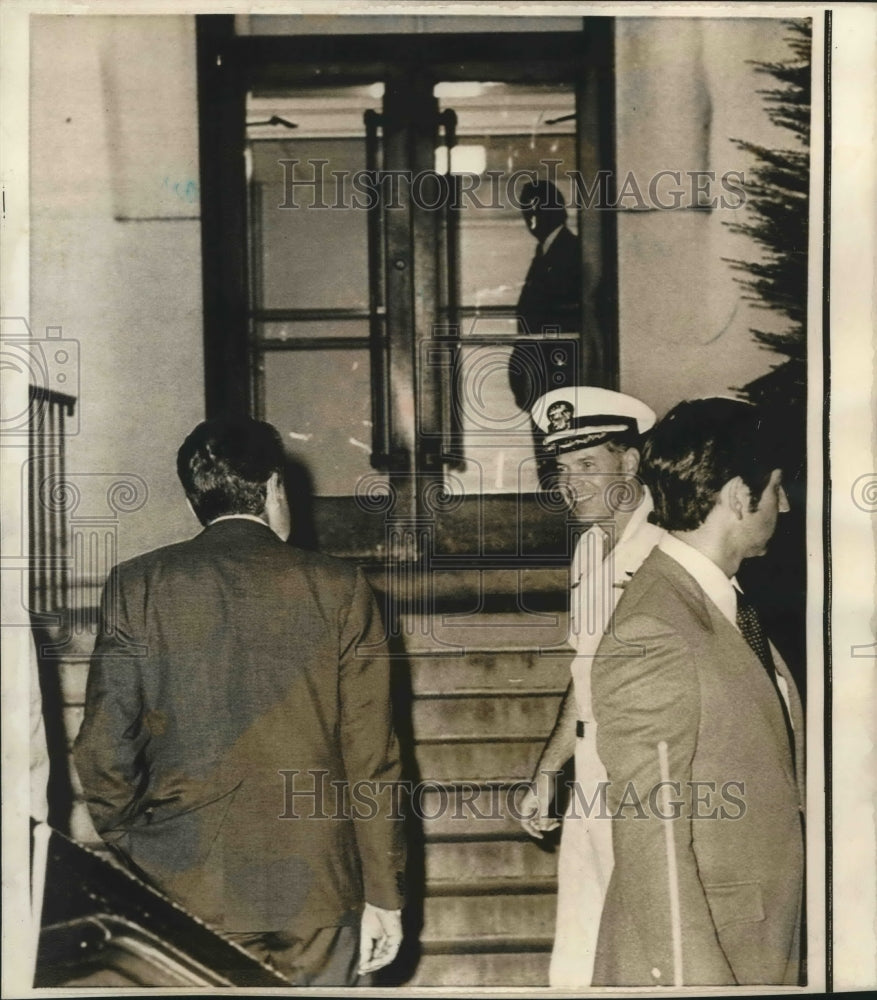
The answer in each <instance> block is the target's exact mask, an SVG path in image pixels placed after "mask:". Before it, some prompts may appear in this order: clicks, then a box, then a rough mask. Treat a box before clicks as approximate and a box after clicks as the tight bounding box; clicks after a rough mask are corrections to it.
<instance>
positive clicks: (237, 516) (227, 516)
mask: <svg viewBox="0 0 877 1000" xmlns="http://www.w3.org/2000/svg"><path fill="white" fill-rule="evenodd" d="M232 520H239V521H255V522H256V524H264V525H265V527H266V528H267V527H268V526H269V525H268V522H267V521H264V520H263V519H262V518H261V517H256V515H255V514H222V515H221V516H220V517H214V518H213V520H212V521H208V522H207V527H208V528H209V527H210V525H211V524H219V522H220V521H232Z"/></svg>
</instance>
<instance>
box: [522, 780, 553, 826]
mask: <svg viewBox="0 0 877 1000" xmlns="http://www.w3.org/2000/svg"><path fill="white" fill-rule="evenodd" d="M554 777H555V775H554V773H553V772H551V771H543V770H541V769H540V770H539V771H538V772H537V774H536V780H535V781H534V782H533V785H532V787H531V788H530V789H528V791H527V793H526V794H525V795H524V797H523V798H522V799H521V805H520V813H521V826H522V827H523V828H524V829H525V830H526V831H527V833H529V834H530V836H531V837H535V838H536V839H537V840H542V838H543V836H544V835H545V832H546V831H547V830H556V829H557V828H558V827H559V826H560V821H559V820H556V819H554V817H552V816H549V814H548V811H549V809H550V808H551V801H552V799H553V798H554Z"/></svg>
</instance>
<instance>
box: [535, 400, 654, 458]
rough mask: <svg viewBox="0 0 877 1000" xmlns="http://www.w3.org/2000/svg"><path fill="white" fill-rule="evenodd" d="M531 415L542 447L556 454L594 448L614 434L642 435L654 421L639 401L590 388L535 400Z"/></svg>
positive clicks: (651, 412)
mask: <svg viewBox="0 0 877 1000" xmlns="http://www.w3.org/2000/svg"><path fill="white" fill-rule="evenodd" d="M531 412H532V416H533V420H534V422H535V423H536V424H537V426H538V427H539V429H540V430H541V431H542V432H543V434H545V438H544V441H543V443H544V444H546V445H551V444H553V445H554V448H555V451H556V452H557V453H558V454H559V453H561V452H564V451H572V450H573V449H575V448H593V447H595V446H596V445H598V444H603V442H604V441H606V440H608V439H609V438H611V437H614V436H615V435H616V434H624V433H633V434H637V435H640V434H645V432H646V431H647V430H650V429H651V428H652V427H653V426H654V424H655V420H656V419H657V417H656V416H655V413H654V411H653V410H652V409H651V408H650V407H648V406H646V404H645V403H643V402H642V401H641V400H639V399H636V398H635V397H633V396H626V395H625V394H624V393H623V392H615V391H614V390H612V389H601V388H598V387H597V386H591V385H578V386H569V387H568V388H566V389H552V390H551V392H546V393H545V395H544V396H541V397H540V398H539V399H537V400H536V404H535V406H534V407H533V409H532V411H531Z"/></svg>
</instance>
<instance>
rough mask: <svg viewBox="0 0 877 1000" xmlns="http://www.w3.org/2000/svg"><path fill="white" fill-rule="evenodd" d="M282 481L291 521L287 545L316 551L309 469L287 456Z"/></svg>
mask: <svg viewBox="0 0 877 1000" xmlns="http://www.w3.org/2000/svg"><path fill="white" fill-rule="evenodd" d="M283 479H284V483H285V485H286V496H287V499H288V500H289V513H290V517H291V520H292V531H291V533H290V536H289V544H290V545H294V546H295V547H296V548H299V549H311V550H313V549H316V548H317V526H316V523H315V521H314V481H313V477H312V476H311V472H310V469H308V467H307V466H306V465H305V464H304V463H302V462H300V461H298V459H295V458H290V457H289V456H287V458H286V467H285V469H284V476H283Z"/></svg>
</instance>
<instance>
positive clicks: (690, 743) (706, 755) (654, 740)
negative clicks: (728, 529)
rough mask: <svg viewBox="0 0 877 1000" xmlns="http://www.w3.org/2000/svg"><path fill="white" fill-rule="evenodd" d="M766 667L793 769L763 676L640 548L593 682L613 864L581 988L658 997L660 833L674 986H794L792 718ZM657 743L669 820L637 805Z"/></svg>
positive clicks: (799, 774)
mask: <svg viewBox="0 0 877 1000" xmlns="http://www.w3.org/2000/svg"><path fill="white" fill-rule="evenodd" d="M775 658H777V667H778V669H779V670H780V672H781V673H782V675H783V676H784V677H785V680H786V683H787V685H788V689H789V696H790V703H791V712H790V714H791V719H792V723H793V725H794V729H795V741H794V742H795V746H794V758H793V753H792V751H791V749H790V746H789V739H788V734H787V732H786V728H785V723H784V720H783V713H782V707H781V703H780V701H779V698H778V696H777V693H776V690H775V688H774V687H773V685H772V683H771V681H770V679H769V678H768V675H767V673H766V672H765V670H764V668H763V667H762V665H761V663H760V662H759V660H758V658H757V657H756V656H755V654H754V653H753V652H752V651H751V649H750V648H749V646H748V644H747V643H746V640H745V639H744V638H743V637H742V636H741V635H740V633H739V632H738V631H737V630H736V629H735V628H734V626H733V625H732V624H731V623H730V622H729V621H728V620H727V619H726V618H725V616H724V615H723V614H722V613H721V611H719V609H718V608H717V607H716V606H715V604H714V603H713V602H712V601H711V600H710V599H709V598H708V597H707V596H706V595H705V594H704V592H703V590H702V589H701V587H700V586H699V585H698V584H697V582H696V581H695V580H694V578H693V577H692V576H691V575H690V574H689V573H687V572H686V571H685V570H684V569H683V568H682V567H681V566H680V565H679V564H678V563H677V562H676V561H675V560H673V559H671V558H670V557H669V556H667V555H666V554H665V553H663V552H661V551H660V550H655V551H653V552H652V554H651V555H650V556H649V557H648V559H646V561H645V562H644V563H643V566H642V568H641V569H640V570H639V572H638V573H637V574H636V575H635V576H634V578H633V580H632V581H631V582H630V584H629V585H628V586H627V588H626V589H625V592H624V594H623V595H622V597H621V600H620V602H619V604H618V607H617V611H616V617H615V622H614V629H613V634H611V635H607V636H606V637H605V638H604V639H603V641H602V642H601V644H600V648H599V650H598V653H597V659H596V661H595V663H594V668H593V674H592V684H593V698H594V711H595V714H596V718H597V724H598V728H597V749H598V752H599V754H600V758H601V760H602V761H603V762H604V764H605V765H606V769H607V772H608V777H609V781H610V782H611V784H610V788H609V795H608V798H609V811H610V814H612V815H613V819H612V824H613V845H614V851H615V868H614V871H613V875H612V880H611V882H610V885H609V889H608V893H607V897H606V902H605V906H604V909H603V915H602V920H601V924H600V935H599V941H598V945H597V954H596V962H595V971H594V979H593V982H594V985H613V986H616V985H643V984H650V985H672V984H673V969H674V966H673V952H672V936H671V922H670V905H669V893H668V857H669V854H668V846H667V841H666V833H667V830H668V829H669V830H671V831H672V833H673V842H674V849H675V857H676V865H677V870H678V885H679V900H680V912H681V931H682V933H681V938H682V969H683V982H684V984H685V985H686V986H688V985H707V984H714V985H719V984H734V983H738V984H757V985H766V984H792V985H794V984H797V983H798V979H799V965H800V948H801V942H800V939H799V938H800V930H799V929H800V926H801V907H802V886H803V875H804V845H803V820H802V817H803V801H804V744H803V733H804V720H803V715H802V712H801V704H800V701H799V698H798V695H797V691H796V689H795V684H794V681H793V680H792V677H791V675H790V674H789V672H788V670H787V668H786V667H785V665H784V664H782V663H781V661H779V659H778V657H776V654H775ZM661 740H664V741H666V743H667V747H668V760H669V777H670V780H671V782H674V783H678V784H674V785H672V786H671V788H670V791H671V800H672V801H673V802H678V803H679V806H678V810H679V818H678V819H675V820H673V821H672V822H670V821H668V820H664V819H661V818H660V813H663V814H664V815H670V816H672V815H674V814H675V812H676V808H677V807H672V808H671V807H668V806H667V804H666V803H661V801H660V800H658V799H656V798H655V799H653V800H652V802H649V794H650V792H651V790H652V789H654V788H655V787H656V786H657V785H658V783H659V781H660V770H659V764H658V755H657V744H658V743H659V741H661ZM628 782H633V787H634V788H635V793H636V797H637V799H638V800H639V801H640V802H641V804H642V806H643V813H645V815H640V814H639V813H638V812H637V810H636V808H635V807H629V808H624V809H621V810H619V806H620V805H622V804H623V802H624V801H625V795H626V801H627V802H628V804H630V803H631V802H632V801H633V799H632V796H631V793H630V791H629V790H628V791H627V792H626V789H627V788H628ZM698 782H702V783H708V784H697V783H698ZM728 783H732V784H728ZM723 789H724V791H723ZM735 800H736V801H735ZM655 805H657V811H656V809H655ZM616 815H619V818H614V817H615V816H616ZM621 816H623V818H621Z"/></svg>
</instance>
